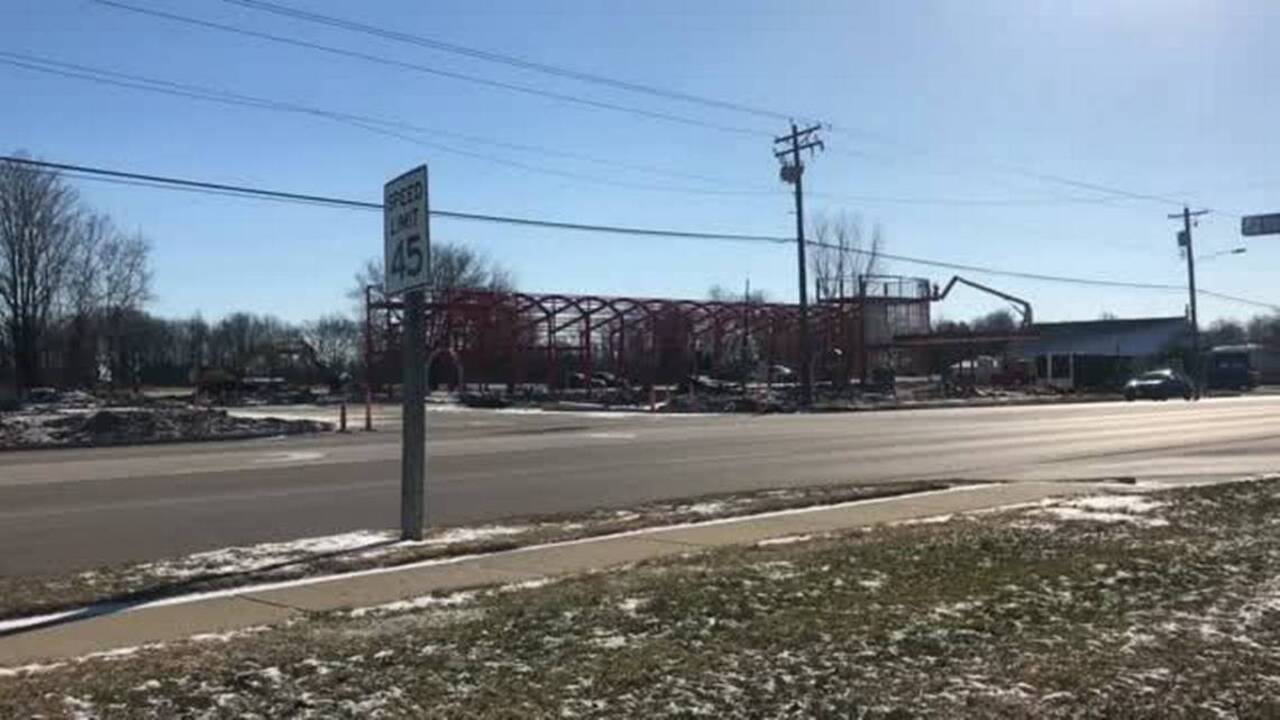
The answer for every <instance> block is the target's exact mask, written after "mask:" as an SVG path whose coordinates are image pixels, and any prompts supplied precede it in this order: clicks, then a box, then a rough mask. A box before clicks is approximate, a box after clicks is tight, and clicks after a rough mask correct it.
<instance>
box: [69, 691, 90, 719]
mask: <svg viewBox="0 0 1280 720" xmlns="http://www.w3.org/2000/svg"><path fill="white" fill-rule="evenodd" d="M62 704H63V705H66V706H67V710H69V711H70V712H71V717H73V718H75V720H91V719H93V720H96V718H98V714H97V713H96V712H94V705H93V703H92V702H90V701H88V700H81V699H80V698H78V697H76V696H74V695H63V696H62Z"/></svg>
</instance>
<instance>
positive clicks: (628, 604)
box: [618, 597, 648, 615]
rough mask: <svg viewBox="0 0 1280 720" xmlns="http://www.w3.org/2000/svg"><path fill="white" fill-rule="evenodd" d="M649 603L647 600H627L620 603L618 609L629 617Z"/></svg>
mask: <svg viewBox="0 0 1280 720" xmlns="http://www.w3.org/2000/svg"><path fill="white" fill-rule="evenodd" d="M647 602H648V600H645V599H644V598H634V597H633V598H625V599H623V601H622V602H620V603H618V609H619V610H621V611H622V612H624V613H626V614H628V615H635V614H636V613H637V612H639V610H640V608H641V607H642V606H644V605H645V603H647Z"/></svg>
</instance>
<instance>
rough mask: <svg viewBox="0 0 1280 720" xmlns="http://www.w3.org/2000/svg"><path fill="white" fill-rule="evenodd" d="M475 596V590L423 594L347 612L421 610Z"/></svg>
mask: <svg viewBox="0 0 1280 720" xmlns="http://www.w3.org/2000/svg"><path fill="white" fill-rule="evenodd" d="M475 598H476V593H475V591H471V590H468V591H465V592H456V593H452V594H449V595H423V596H421V597H416V598H413V599H411V600H397V601H396V602H390V603H384V604H382V605H374V606H372V607H362V608H356V609H355V610H352V611H350V612H348V613H347V615H349V616H351V617H353V618H362V617H365V616H366V615H386V614H389V613H399V612H407V611H409V610H423V609H426V608H440V607H456V606H458V605H464V604H466V603H469V602H471V601H472V600H474V599H475Z"/></svg>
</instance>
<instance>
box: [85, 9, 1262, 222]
mask: <svg viewBox="0 0 1280 720" xmlns="http://www.w3.org/2000/svg"><path fill="white" fill-rule="evenodd" d="M93 2H96V3H98V4H101V5H105V6H110V7H115V8H119V9H123V10H129V11H133V12H137V13H142V14H147V15H153V16H156V17H163V18H168V19H170V20H175V21H178V22H185V23H189V24H195V25H201V26H204V27H209V28H214V29H219V30H223V31H227V32H234V33H239V34H242V35H248V36H253V37H259V38H263V39H267V40H271V41H274V42H282V43H287V44H292V45H296V46H300V47H308V48H311V49H315V50H320V51H324V52H330V53H337V54H342V55H346V56H350V57H357V58H361V59H364V60H368V61H371V62H378V63H383V64H390V65H398V66H401V67H405V68H409V69H415V70H419V71H422V72H428V73H431V74H436V75H440V76H444V77H452V78H454V79H458V80H464V81H467V82H478V83H481V84H485V85H490V86H493V87H499V88H502V89H507V90H513V91H517V92H525V93H532V94H540V95H544V96H547V97H553V98H554V99H558V100H563V101H566V102H578V103H585V104H590V105H593V106H596V107H602V108H604V109H611V110H620V111H623V112H633V113H638V114H641V115H647V116H650V117H654V118H657V119H664V120H670V121H674V122H681V123H685V124H694V125H702V126H704V127H710V128H712V129H717V130H724V131H727V132H735V133H743V134H752V135H767V134H768V133H766V132H764V131H757V130H752V129H748V128H741V127H732V126H724V125H720V124H717V123H708V122H706V121H702V120H698V119H695V118H689V117H685V116H676V115H671V114H668V113H660V112H655V111H649V110H645V109H642V108H634V107H628V106H618V105H615V104H612V103H602V102H599V101H593V100H588V99H585V98H581V97H578V96H572V95H565V94H562V93H553V92H550V91H543V90H539V89H536V88H531V87H527V86H521V85H515V84H512V83H503V82H500V81H494V80H489V79H487V78H480V77H476V76H470V75H465V74H462V73H452V72H450V71H443V70H439V69H436V68H429V67H426V66H422V65H417V64H414V63H407V62H402V61H398V60H393V59H389V58H383V57H378V56H374V55H369V54H367V53H361V52H357V51H351V50H345V49H341V48H334V47H332V46H326V45H321V44H319V43H311V42H308V41H303V40H297V39H294V38H286V37H282V36H278V35H272V34H269V33H263V32H259V31H254V30H248V29H244V28H238V27H234V26H230V25H224V24H221V23H215V22H210V21H206V20H200V19H197V18H191V17H188V16H181V15H176V14H173V13H166V12H162V11H158V10H152V9H149V8H142V7H137V6H133V5H128V4H125V3H121V2H117V1H116V0H93ZM223 2H225V3H228V4H232V5H238V6H241V7H246V8H251V9H255V10H259V11H263V12H268V13H273V14H276V15H281V16H285V17H291V18H295V19H301V20H305V21H308V22H312V23H318V24H322V25H327V26H330V27H336V28H340V29H344V30H348V31H353V32H359V33H364V34H368V35H375V36H378V37H383V38H385V39H390V40H395V41H398V42H404V43H409V44H414V45H418V46H421V47H426V48H430V49H433V50H439V51H443V52H448V53H453V54H460V55H465V56H469V57H473V58H477V59H481V60H486V61H489V62H497V63H502V64H506V65H511V66H514V67H519V68H523V69H527V70H535V71H537V72H543V73H547V74H551V75H556V76H560V77H566V78H570V79H574V80H580V81H583V82H590V83H595V84H600V85H605V86H609V87H613V88H616V89H621V90H628V91H632V92H638V93H643V94H648V95H652V96H655V97H662V98H666V99H672V100H680V101H685V102H691V103H697V104H701V105H705V106H709V107H715V108H719V109H724V110H735V111H738V112H744V113H748V114H752V115H757V116H761V117H768V118H771V119H790V118H792V117H794V115H790V114H787V113H782V112H778V111H775V110H768V109H763V108H757V107H752V106H749V105H746V104H743V103H736V102H731V101H725V100H719V99H715V98H708V97H703V96H699V95H694V94H690V93H684V92H680V91H675V90H667V89H664V88H659V87H656V86H651V85H643V84H640V83H633V82H629V81H625V80H618V79H616V78H609V77H606V76H603V75H597V74H592V73H585V72H581V71H577V70H572V69H568V68H564V67H559V66H555V65H550V64H547V63H540V62H536V61H532V60H528V59H525V58H519V57H515V56H510V55H503V54H500V53H494V52H491V51H485V50H479V49H476V48H469V47H465V46H462V45H457V44H454V43H447V42H444V41H440V40H434V39H431V38H426V37H422V36H419V35H413V34H410V33H404V32H400V31H395V30H388V29H386V28H379V27H376V26H373V25H367V24H363V23H358V22H355V21H350V20H345V19H343V18H337V17H333V16H328V15H322V14H319V13H313V12H309V11H305V10H300V9H297V8H292V7H288V6H284V5H279V4H275V3H270V2H263V1H262V0H223ZM825 127H826V129H827V130H829V131H831V132H836V133H840V134H844V135H846V136H852V137H861V138H868V139H871V140H874V141H877V142H880V143H883V144H889V145H896V146H899V147H907V148H909V149H911V151H912V152H915V153H920V154H936V151H933V150H931V149H929V148H924V147H919V146H917V147H914V148H912V147H911V146H910V145H909V144H906V143H903V142H901V141H899V140H897V139H894V138H892V137H889V136H887V135H884V134H883V133H878V132H874V131H869V130H865V129H859V128H853V127H849V126H844V125H830V124H828V125H826V126H825ZM859 154H862V153H859ZM983 164H985V165H987V166H988V167H991V168H994V169H996V170H998V171H1000V172H1004V173H1008V174H1013V175H1018V176H1022V177H1026V178H1029V179H1033V180H1036V181H1039V182H1044V183H1052V184H1057V185H1063V186H1066V187H1073V188H1077V189H1083V190H1089V191H1092V192H1098V193H1103V194H1106V195H1109V196H1112V197H1120V198H1127V199H1130V200H1144V201H1150V202H1156V203H1161V204H1165V205H1174V206H1181V205H1182V204H1184V201H1183V200H1178V199H1175V198H1172V197H1170V196H1168V195H1160V194H1155V193H1147V192H1139V191H1134V190H1129V189H1125V188H1121V187H1117V186H1112V185H1107V184H1102V183H1097V182H1091V181H1085V180H1077V179H1074V178H1070V177H1066V176H1063V175H1056V174H1053V173H1046V172H1042V171H1038V170H1034V169H1031V168H1027V167H1024V166H1020V165H1015V164H1011V163H1001V162H990V161H987V162H984V163H983ZM860 201H864V202H885V203H891V204H939V205H1002V204H1009V205H1013V204H1035V203H1034V202H1030V203H1028V202H1026V201H1021V200H1017V201H972V200H963V201H959V202H951V201H945V200H936V201H935V200H932V199H928V198H925V199H921V200H919V201H917V200H915V199H905V200H898V199H877V198H866V199H865V200H860ZM1064 201H1065V202H1072V203H1076V202H1079V203H1089V202H1101V200H1100V199H1088V198H1071V199H1064ZM1219 212H1221V213H1223V214H1226V215H1229V216H1232V217H1236V218H1238V217H1240V214H1239V213H1236V212H1231V211H1227V210H1223V209H1219Z"/></svg>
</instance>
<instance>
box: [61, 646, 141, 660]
mask: <svg viewBox="0 0 1280 720" xmlns="http://www.w3.org/2000/svg"><path fill="white" fill-rule="evenodd" d="M143 647H147V648H152V647H159V644H152V645H147V646H134V647H122V648H116V649H114V650H103V651H102V652H96V653H89V654H88V655H84V656H82V657H80V658H77V660H121V659H123V658H127V657H133V656H134V655H137V654H138V651H140V650H142V649H143Z"/></svg>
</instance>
